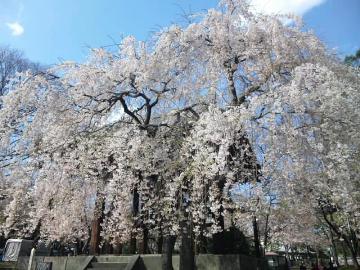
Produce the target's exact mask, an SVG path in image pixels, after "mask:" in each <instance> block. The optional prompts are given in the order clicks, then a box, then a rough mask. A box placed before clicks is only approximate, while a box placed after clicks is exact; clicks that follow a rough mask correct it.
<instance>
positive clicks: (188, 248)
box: [179, 221, 195, 270]
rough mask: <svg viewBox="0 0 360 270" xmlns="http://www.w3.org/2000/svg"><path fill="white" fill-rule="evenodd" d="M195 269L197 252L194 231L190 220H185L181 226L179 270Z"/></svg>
mask: <svg viewBox="0 0 360 270" xmlns="http://www.w3.org/2000/svg"><path fill="white" fill-rule="evenodd" d="M194 269H195V252H194V245H193V239H192V232H191V230H190V225H189V224H188V222H186V221H184V222H183V224H182V228H181V247H180V266H179V270H194Z"/></svg>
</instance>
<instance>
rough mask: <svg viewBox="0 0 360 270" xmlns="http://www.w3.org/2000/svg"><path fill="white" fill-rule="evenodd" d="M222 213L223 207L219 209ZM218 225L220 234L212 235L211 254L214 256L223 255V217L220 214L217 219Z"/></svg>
mask: <svg viewBox="0 0 360 270" xmlns="http://www.w3.org/2000/svg"><path fill="white" fill-rule="evenodd" d="M223 211H224V209H223V207H222V206H221V207H220V213H222V212H223ZM218 224H219V226H220V227H221V232H218V233H216V234H214V235H213V252H214V254H224V253H225V248H226V247H225V241H224V238H225V236H224V235H225V231H224V227H225V225H224V216H223V215H222V214H220V217H219V218H218Z"/></svg>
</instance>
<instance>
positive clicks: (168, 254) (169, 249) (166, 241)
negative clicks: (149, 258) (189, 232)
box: [161, 235, 176, 270]
mask: <svg viewBox="0 0 360 270" xmlns="http://www.w3.org/2000/svg"><path fill="white" fill-rule="evenodd" d="M175 241H176V237H175V236H172V235H170V236H165V237H164V238H163V240H162V242H163V243H162V254H161V269H162V270H173V265H172V254H173V251H174V245H175Z"/></svg>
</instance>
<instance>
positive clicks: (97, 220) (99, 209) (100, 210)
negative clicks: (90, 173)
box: [89, 193, 105, 255]
mask: <svg viewBox="0 0 360 270" xmlns="http://www.w3.org/2000/svg"><path fill="white" fill-rule="evenodd" d="M104 208H105V200H104V197H103V196H102V195H101V194H100V193H98V194H97V196H96V203H95V210H94V219H93V221H92V223H91V236H90V247H89V253H90V255H96V254H99V253H100V247H99V246H100V232H101V223H102V222H103V219H104Z"/></svg>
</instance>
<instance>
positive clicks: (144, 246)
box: [139, 227, 149, 254]
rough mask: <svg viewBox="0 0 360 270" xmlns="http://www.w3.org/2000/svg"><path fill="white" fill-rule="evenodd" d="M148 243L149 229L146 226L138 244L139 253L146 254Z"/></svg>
mask: <svg viewBox="0 0 360 270" xmlns="http://www.w3.org/2000/svg"><path fill="white" fill-rule="evenodd" d="M148 243H149V231H148V229H147V228H146V227H144V228H143V237H142V240H141V244H140V250H139V253H140V254H147V253H148V250H149V249H148Z"/></svg>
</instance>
